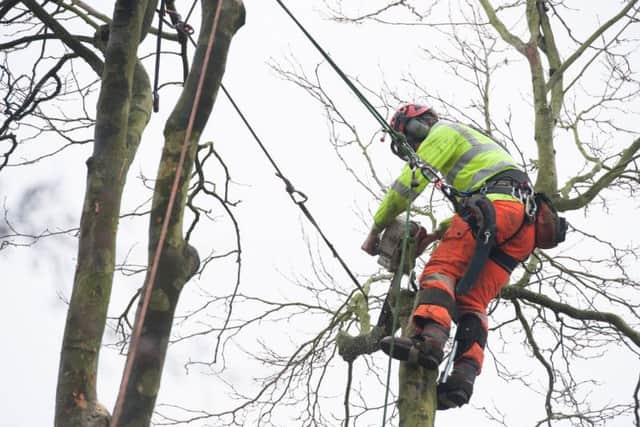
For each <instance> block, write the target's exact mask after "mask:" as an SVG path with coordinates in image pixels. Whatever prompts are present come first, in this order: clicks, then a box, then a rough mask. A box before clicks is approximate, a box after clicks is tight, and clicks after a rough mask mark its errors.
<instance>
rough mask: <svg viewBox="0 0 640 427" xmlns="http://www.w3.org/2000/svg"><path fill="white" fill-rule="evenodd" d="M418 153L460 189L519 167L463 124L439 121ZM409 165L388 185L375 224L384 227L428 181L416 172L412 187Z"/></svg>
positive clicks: (497, 196) (493, 196)
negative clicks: (414, 185) (416, 184)
mask: <svg viewBox="0 0 640 427" xmlns="http://www.w3.org/2000/svg"><path fill="white" fill-rule="evenodd" d="M417 154H418V156H419V157H420V158H421V159H422V160H424V161H425V162H426V163H428V164H429V165H431V166H432V167H434V168H435V169H437V170H438V171H439V172H440V174H441V175H442V176H443V177H444V180H445V181H446V183H447V184H449V185H450V186H451V187H453V188H454V189H455V190H458V191H461V192H467V191H474V190H477V189H479V188H480V187H482V185H483V184H484V183H485V182H486V181H487V180H488V179H489V178H491V177H492V176H494V175H496V174H498V173H500V172H502V171H505V170H508V169H519V168H518V165H517V163H516V161H515V160H514V159H513V158H512V157H511V155H510V154H509V153H508V152H507V151H506V150H505V149H504V148H502V147H501V146H500V145H499V144H498V143H497V142H495V141H494V140H492V139H491V138H490V137H489V136H487V135H485V134H483V133H481V132H479V131H477V130H475V129H473V128H471V127H469V126H466V125H463V124H459V123H452V122H448V121H444V120H440V121H438V122H437V123H436V124H435V125H434V126H433V127H432V128H431V131H430V132H429V134H428V135H427V137H426V138H425V140H424V141H422V143H421V144H420V146H419V147H418V150H417ZM411 176H412V172H411V168H410V167H409V166H408V165H406V166H405V167H404V168H403V170H402V173H401V174H400V176H399V177H398V178H397V179H396V180H395V182H394V183H393V184H392V185H391V188H390V189H389V190H388V191H387V194H386V195H385V197H384V199H383V200H382V202H381V203H380V206H379V208H378V210H377V212H376V214H375V215H374V224H375V227H376V228H378V229H384V228H385V227H386V226H387V225H388V224H389V223H390V222H391V221H392V220H393V219H394V218H395V217H396V216H397V215H398V214H400V213H401V212H402V211H403V210H405V209H406V208H407V206H408V205H409V203H410V202H411V201H412V200H413V199H415V198H416V197H418V195H419V194H420V193H421V192H422V191H423V190H424V188H425V187H426V185H427V184H428V181H427V179H426V178H425V177H424V176H423V175H422V174H421V173H420V172H416V180H417V182H418V186H417V187H415V188H413V189H412V188H411ZM488 197H489V198H490V199H491V200H517V199H516V198H514V197H512V196H510V195H506V194H491V195H488Z"/></svg>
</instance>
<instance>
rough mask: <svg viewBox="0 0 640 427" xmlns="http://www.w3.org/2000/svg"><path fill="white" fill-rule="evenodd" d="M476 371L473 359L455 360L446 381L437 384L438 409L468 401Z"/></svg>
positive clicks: (455, 406)
mask: <svg viewBox="0 0 640 427" xmlns="http://www.w3.org/2000/svg"><path fill="white" fill-rule="evenodd" d="M477 373H478V366H477V364H476V363H475V362H474V361H472V360H470V359H460V360H459V361H457V362H456V363H455V365H454V366H453V370H452V371H451V375H449V377H448V378H447V380H446V382H444V383H440V384H438V389H437V393H438V409H439V410H444V409H450V408H457V407H459V406H462V405H464V404H466V403H469V399H471V394H472V393H473V382H474V381H475V379H476V376H477Z"/></svg>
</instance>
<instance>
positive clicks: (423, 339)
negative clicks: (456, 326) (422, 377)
mask: <svg viewBox="0 0 640 427" xmlns="http://www.w3.org/2000/svg"><path fill="white" fill-rule="evenodd" d="M448 338H449V329H448V328H445V327H444V326H442V325H440V324H438V323H436V322H433V321H430V322H428V323H427V324H426V325H425V326H424V328H423V329H422V332H421V333H419V334H416V335H414V336H413V337H411V338H406V337H393V336H389V337H384V338H383V339H382V340H381V341H380V348H382V351H384V352H385V353H386V354H388V355H390V356H391V357H393V358H394V359H398V360H402V361H404V362H410V363H417V364H418V365H420V366H422V367H423V368H427V369H437V368H438V366H439V365H440V362H442V357H443V355H444V353H443V351H442V349H443V348H444V345H445V343H446V342H447V339H448Z"/></svg>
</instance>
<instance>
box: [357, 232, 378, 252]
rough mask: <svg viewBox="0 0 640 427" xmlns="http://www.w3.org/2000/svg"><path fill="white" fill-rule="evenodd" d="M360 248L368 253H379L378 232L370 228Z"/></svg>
mask: <svg viewBox="0 0 640 427" xmlns="http://www.w3.org/2000/svg"><path fill="white" fill-rule="evenodd" d="M360 248H361V249H362V250H363V251H365V252H366V253H368V254H369V255H378V254H379V253H380V232H379V231H376V230H371V231H370V232H369V235H368V236H367V238H366V239H365V241H364V243H363V244H362V246H360Z"/></svg>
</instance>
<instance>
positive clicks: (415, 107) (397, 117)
mask: <svg viewBox="0 0 640 427" xmlns="http://www.w3.org/2000/svg"><path fill="white" fill-rule="evenodd" d="M424 113H431V114H432V115H433V116H435V118H436V119H437V118H438V115H437V114H436V112H435V111H433V108H431V107H427V106H426V105H420V104H405V105H403V106H402V107H400V108H398V110H396V112H395V113H394V114H393V117H391V121H390V122H389V125H390V126H391V128H392V129H393V130H395V131H397V132H400V133H405V126H406V125H407V123H408V122H409V120H411V119H413V118H414V117H419V116H421V115H423V114H424Z"/></svg>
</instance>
